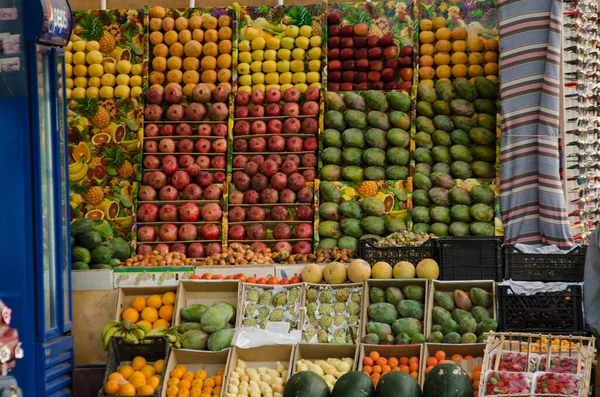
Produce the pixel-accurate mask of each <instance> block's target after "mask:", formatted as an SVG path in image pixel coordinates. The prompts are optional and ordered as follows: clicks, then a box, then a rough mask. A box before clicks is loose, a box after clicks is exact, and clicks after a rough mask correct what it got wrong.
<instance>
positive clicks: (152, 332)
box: [146, 327, 167, 337]
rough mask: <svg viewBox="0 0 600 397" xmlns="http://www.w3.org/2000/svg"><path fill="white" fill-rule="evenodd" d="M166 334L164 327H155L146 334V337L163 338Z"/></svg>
mask: <svg viewBox="0 0 600 397" xmlns="http://www.w3.org/2000/svg"><path fill="white" fill-rule="evenodd" d="M166 334H167V329H166V328H165V327H156V328H152V329H151V330H150V332H148V333H147V334H146V337H149V336H165V335H166Z"/></svg>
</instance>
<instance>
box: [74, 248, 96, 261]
mask: <svg viewBox="0 0 600 397" xmlns="http://www.w3.org/2000/svg"><path fill="white" fill-rule="evenodd" d="M71 259H73V262H83V263H90V261H91V260H92V256H91V254H90V251H89V250H87V249H86V248H83V247H77V246H75V247H73V248H72V249H71Z"/></svg>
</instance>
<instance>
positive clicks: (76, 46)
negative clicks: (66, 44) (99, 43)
mask: <svg viewBox="0 0 600 397" xmlns="http://www.w3.org/2000/svg"><path fill="white" fill-rule="evenodd" d="M86 44H87V43H86V42H85V41H84V40H79V41H75V42H73V51H85V48H86Z"/></svg>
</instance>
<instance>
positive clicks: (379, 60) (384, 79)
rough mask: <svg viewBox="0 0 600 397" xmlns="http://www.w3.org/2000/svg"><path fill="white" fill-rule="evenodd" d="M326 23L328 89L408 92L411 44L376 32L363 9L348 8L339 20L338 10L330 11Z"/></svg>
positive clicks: (411, 72)
mask: <svg viewBox="0 0 600 397" xmlns="http://www.w3.org/2000/svg"><path fill="white" fill-rule="evenodd" d="M386 15H387V14H386ZM327 22H328V26H327V31H328V39H327V47H328V48H327V50H328V54H327V57H328V64H327V76H328V81H327V88H328V90H329V91H352V90H368V89H374V90H383V89H385V90H395V89H402V90H404V91H410V89H411V88H412V83H413V56H412V55H413V48H412V45H410V44H409V45H403V44H401V40H400V39H399V38H397V37H395V36H394V35H393V34H392V32H389V33H385V34H383V32H381V30H380V29H379V31H377V29H375V28H376V25H375V24H373V23H372V22H373V21H372V16H370V15H369V14H368V13H367V12H366V11H365V10H363V9H352V10H350V11H349V12H348V13H347V14H345V15H344V16H343V19H342V16H341V15H340V13H339V12H337V11H333V12H330V14H329V15H328V18H327Z"/></svg>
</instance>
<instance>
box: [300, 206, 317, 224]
mask: <svg viewBox="0 0 600 397" xmlns="http://www.w3.org/2000/svg"><path fill="white" fill-rule="evenodd" d="M314 215H315V213H314V211H313V209H312V207H310V206H302V207H298V210H297V211H296V219H298V220H299V221H311V222H312V221H313V220H314V219H313V218H314Z"/></svg>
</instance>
